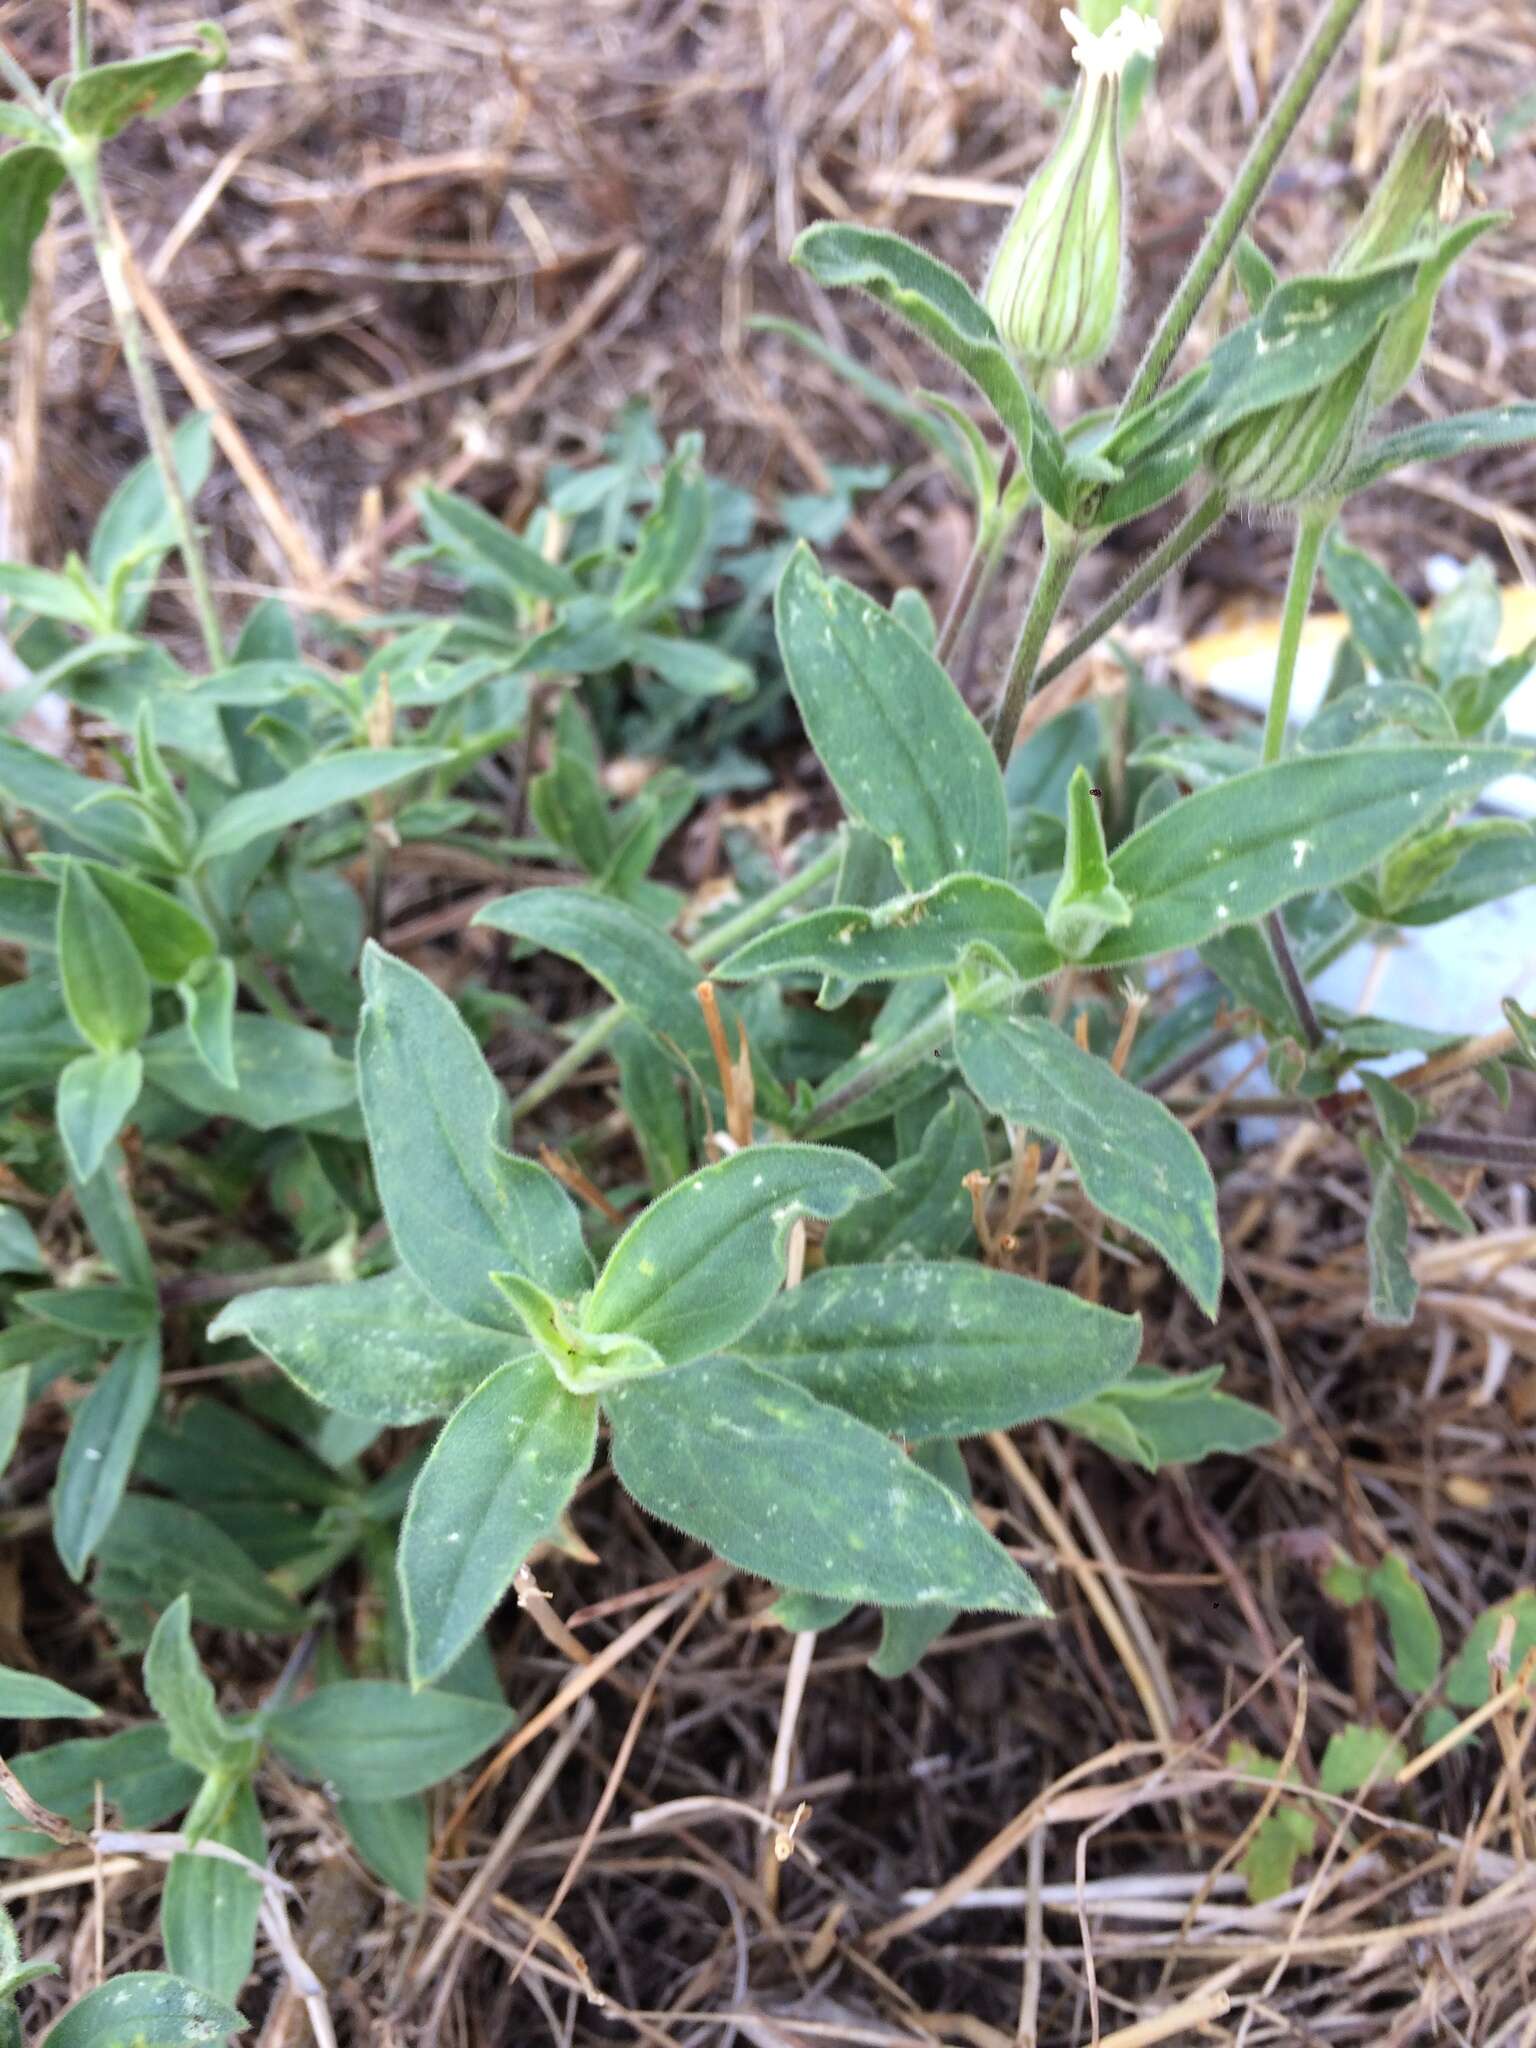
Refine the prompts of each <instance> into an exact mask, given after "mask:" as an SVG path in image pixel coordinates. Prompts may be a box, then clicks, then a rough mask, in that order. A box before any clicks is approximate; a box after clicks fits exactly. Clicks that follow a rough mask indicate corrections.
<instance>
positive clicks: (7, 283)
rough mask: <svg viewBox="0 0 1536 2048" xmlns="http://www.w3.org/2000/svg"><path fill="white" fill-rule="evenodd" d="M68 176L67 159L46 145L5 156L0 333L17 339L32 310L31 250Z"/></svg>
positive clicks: (1, 169)
mask: <svg viewBox="0 0 1536 2048" xmlns="http://www.w3.org/2000/svg"><path fill="white" fill-rule="evenodd" d="M65 175H66V173H65V169H64V159H63V158H62V157H61V156H60V155H59V153H58V151H57V150H55V149H53V148H51V147H50V146H48V145H47V144H45V143H43V142H41V141H39V142H26V143H23V144H22V145H21V147H20V148H19V149H11V150H7V151H6V153H5V155H4V156H0V332H4V333H7V334H13V333H14V332H15V331H16V329H17V327H19V326H20V324H21V316H22V314H23V313H24V312H25V311H26V310H27V300H28V298H29V296H30V295H31V291H32V247H33V244H34V243H35V242H36V240H37V238H38V236H39V235H40V234H41V233H42V232H43V229H44V228H45V227H47V225H48V209H49V207H50V206H51V205H52V204H53V195H54V193H55V192H57V191H58V189H59V187H60V186H61V185H62V184H63V182H64V179H65Z"/></svg>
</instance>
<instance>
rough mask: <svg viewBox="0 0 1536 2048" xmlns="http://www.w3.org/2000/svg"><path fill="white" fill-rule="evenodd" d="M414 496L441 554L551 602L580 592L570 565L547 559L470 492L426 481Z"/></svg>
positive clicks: (503, 584) (517, 590) (521, 592)
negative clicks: (462, 495)
mask: <svg viewBox="0 0 1536 2048" xmlns="http://www.w3.org/2000/svg"><path fill="white" fill-rule="evenodd" d="M416 501H417V503H418V504H419V505H420V507H421V523H422V525H423V526H424V527H425V528H426V530H427V534H428V536H429V538H430V539H432V540H434V541H435V542H436V543H437V545H438V546H439V548H441V549H442V550H443V552H444V553H445V554H448V555H451V556H454V557H455V558H457V559H458V560H460V561H462V562H465V563H467V564H468V565H469V566H470V567H471V568H473V569H475V570H477V571H478V572H480V573H481V574H482V575H485V576H487V577H489V578H490V580H491V581H492V582H494V583H497V584H499V585H500V586H501V587H502V589H503V590H506V591H511V592H513V593H514V594H517V595H521V596H525V597H535V598H543V599H544V600H545V601H546V602H548V603H551V604H563V603H565V602H566V601H567V600H569V599H570V598H573V597H579V596H580V595H581V585H580V584H579V583H578V582H577V581H576V578H575V577H574V576H573V575H572V574H571V572H570V570H569V569H564V568H562V567H561V566H560V564H559V563H558V562H549V561H546V560H545V558H544V557H543V555H541V554H540V553H539V551H538V549H537V548H535V547H530V546H529V544H528V542H527V541H525V540H523V539H522V538H521V537H520V536H519V535H518V534H515V533H513V532H512V530H511V528H510V527H507V526H503V525H502V523H501V521H500V520H499V519H493V518H492V517H491V515H490V513H489V512H486V511H482V509H481V508H480V506H478V505H476V504H475V503H473V501H472V500H470V499H469V498H460V497H456V496H454V495H453V494H452V493H451V492H448V491H439V490H434V489H433V488H432V487H431V486H430V485H429V486H428V487H427V488H426V489H424V490H422V491H420V492H418V493H417V500H416Z"/></svg>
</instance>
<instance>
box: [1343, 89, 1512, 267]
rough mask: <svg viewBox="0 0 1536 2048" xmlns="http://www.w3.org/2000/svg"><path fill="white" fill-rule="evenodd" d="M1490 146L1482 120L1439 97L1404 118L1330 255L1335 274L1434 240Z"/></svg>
mask: <svg viewBox="0 0 1536 2048" xmlns="http://www.w3.org/2000/svg"><path fill="white" fill-rule="evenodd" d="M1492 159H1493V145H1492V143H1491V142H1490V141H1489V139H1488V132H1487V130H1486V129H1485V128H1484V127H1483V125H1482V123H1481V122H1480V121H1475V120H1473V119H1472V118H1471V117H1470V116H1469V115H1466V114H1458V113H1457V112H1456V111H1455V109H1454V108H1453V107H1452V106H1451V104H1450V102H1449V100H1447V99H1445V98H1444V97H1443V96H1441V97H1438V98H1436V99H1435V100H1434V101H1433V102H1432V103H1431V104H1430V105H1428V106H1427V107H1424V108H1422V109H1421V110H1420V112H1419V113H1418V114H1416V115H1415V116H1414V118H1413V119H1412V120H1411V121H1410V122H1409V123H1408V126H1407V127H1406V128H1405V129H1404V130H1403V133H1402V135H1401V136H1400V138H1399V140H1398V144H1397V147H1396V149H1394V150H1393V152H1392V156H1391V160H1390V162H1389V163H1388V165H1387V168H1386V169H1385V170H1384V171H1383V172H1382V174H1381V178H1380V181H1379V183H1378V184H1377V186H1376V189H1375V191H1374V192H1372V194H1371V196H1370V198H1369V199H1368V200H1367V201H1366V204H1365V211H1364V212H1363V213H1362V214H1361V216H1360V218H1359V220H1357V221H1356V223H1355V225H1354V227H1353V228H1352V229H1351V230H1350V232H1349V233H1348V234H1347V235H1346V236H1345V238H1344V240H1343V242H1342V243H1341V244H1340V246H1339V251H1338V254H1337V255H1336V256H1335V257H1334V259H1333V269H1334V271H1335V273H1336V274H1340V275H1343V276H1352V275H1353V274H1354V273H1356V272H1357V271H1361V270H1364V269H1365V268H1366V266H1367V265H1368V264H1371V263H1383V262H1387V261H1389V260H1390V259H1391V258H1392V257H1394V256H1401V255H1403V254H1404V253H1405V252H1406V251H1407V250H1409V249H1412V248H1413V247H1415V246H1416V245H1417V244H1418V243H1420V242H1427V241H1433V240H1434V239H1435V237H1436V234H1437V231H1438V230H1439V229H1440V228H1443V227H1447V226H1449V224H1450V223H1451V222H1452V221H1453V220H1455V218H1456V216H1457V214H1458V213H1459V212H1460V211H1461V203H1462V200H1463V199H1464V197H1465V196H1466V193H1467V186H1468V172H1469V170H1470V168H1471V166H1472V164H1473V162H1474V161H1476V162H1480V163H1490V162H1491V161H1492Z"/></svg>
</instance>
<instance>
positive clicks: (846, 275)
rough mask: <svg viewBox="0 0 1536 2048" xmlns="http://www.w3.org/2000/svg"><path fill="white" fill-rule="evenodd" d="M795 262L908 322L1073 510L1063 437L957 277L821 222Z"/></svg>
mask: <svg viewBox="0 0 1536 2048" xmlns="http://www.w3.org/2000/svg"><path fill="white" fill-rule="evenodd" d="M790 261H791V262H793V263H797V264H799V266H800V267H801V268H802V269H803V270H808V271H809V272H810V274H811V276H812V277H814V278H815V280H816V282H817V283H818V284H820V285H825V286H827V287H828V288H829V289H837V288H839V287H847V286H856V287H858V288H859V289H860V290H862V291H866V292H868V293H869V295H870V297H871V298H872V299H876V300H878V302H879V303H880V304H881V305H882V306H888V307H889V308H890V310H891V311H892V312H893V313H895V314H897V315H898V316H899V317H900V318H901V319H903V320H905V321H906V322H907V324H908V326H909V327H914V328H915V329H916V330H917V332H918V333H919V334H921V335H922V336H923V337H924V338H925V340H927V341H930V342H932V344H933V346H934V347H935V348H936V349H938V350H939V351H940V353H941V354H943V355H946V356H948V358H949V360H950V361H951V362H952V363H954V364H955V365H956V366H957V368H959V369H961V370H963V371H964V372H965V374H966V376H967V377H969V378H970V380H971V382H972V383H973V384H974V385H975V386H976V388H977V389H978V390H979V391H980V392H981V393H982V395H983V396H984V397H985V398H986V399H987V400H989V402H990V403H991V406H992V409H993V411H994V412H995V413H996V414H997V416H998V418H999V419H1000V420H1001V421H1002V423H1003V425H1004V426H1005V427H1006V428H1007V429H1008V432H1009V433H1010V434H1011V435H1012V437H1013V440H1014V444H1015V446H1016V447H1017V448H1018V451H1019V460H1020V462H1021V463H1022V465H1023V467H1024V470H1025V472H1026V473H1027V475H1028V477H1029V480H1030V482H1031V483H1032V484H1033V485H1034V487H1035V490H1036V491H1037V492H1038V494H1039V496H1040V497H1041V499H1042V500H1043V501H1044V502H1045V503H1046V504H1047V505H1049V506H1050V507H1051V509H1052V511H1054V512H1057V513H1059V514H1060V515H1061V516H1062V517H1063V518H1066V517H1069V516H1070V514H1071V511H1072V499H1071V492H1070V490H1069V487H1068V484H1067V479H1066V451H1065V449H1064V448H1063V446H1062V442H1061V437H1060V435H1059V434H1058V433H1057V432H1056V429H1055V427H1054V426H1052V424H1051V421H1050V418H1049V415H1048V414H1047V413H1046V411H1045V408H1044V407H1043V406H1042V405H1041V403H1040V401H1039V399H1038V398H1037V397H1036V396H1035V394H1034V392H1033V391H1032V390H1031V389H1030V388H1029V386H1028V385H1027V384H1026V383H1025V382H1024V380H1023V379H1022V378H1021V377H1020V375H1019V373H1018V370H1017V369H1016V368H1015V367H1014V363H1013V359H1012V357H1011V356H1010V355H1009V353H1008V351H1007V349H1006V347H1005V346H1004V344H1003V340H1002V337H1001V336H1000V335H999V333H998V331H997V329H996V327H995V326H994V325H993V323H992V318H991V316H990V314H989V313H988V312H987V310H986V308H985V307H984V306H983V305H982V304H981V302H980V300H979V299H978V298H977V297H976V296H975V294H974V293H973V292H972V290H971V288H970V286H969V285H968V284H967V283H966V282H965V280H964V278H963V277H961V276H960V275H959V274H958V272H956V271H953V270H951V269H950V268H949V267H948V265H947V264H944V263H940V262H939V261H938V259H937V258H936V257H933V256H929V255H927V254H926V253H925V252H924V251H923V250H921V249H918V248H915V247H914V246H913V244H912V243H911V242H908V241H904V240H903V238H902V237H901V236H900V235H893V234H888V233H886V232H884V231H883V230H880V229H876V228H859V227H850V226H847V225H844V224H843V223H841V222H835V221H823V222H820V223H819V224H818V225H817V226H815V227H812V228H807V229H806V231H805V232H804V234H802V235H801V236H800V238H799V240H798V241H797V242H796V243H795V246H794V250H793V252H792V254H791V257H790Z"/></svg>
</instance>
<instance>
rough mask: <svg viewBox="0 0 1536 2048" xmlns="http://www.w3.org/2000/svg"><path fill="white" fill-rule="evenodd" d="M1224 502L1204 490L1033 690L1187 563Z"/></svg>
mask: <svg viewBox="0 0 1536 2048" xmlns="http://www.w3.org/2000/svg"><path fill="white" fill-rule="evenodd" d="M1228 502H1229V501H1228V498H1227V494H1226V492H1225V491H1222V490H1214V491H1208V492H1207V493H1206V495H1205V496H1204V497H1203V498H1202V499H1201V500H1200V503H1199V504H1198V505H1196V506H1195V508H1194V510H1193V511H1192V512H1188V513H1186V514H1185V516H1184V517H1183V518H1182V519H1181V520H1180V521H1179V523H1178V525H1177V526H1176V527H1175V528H1174V529H1173V531H1172V533H1170V534H1169V536H1168V538H1167V539H1166V540H1165V541H1163V542H1161V543H1160V545H1159V546H1157V547H1155V548H1154V549H1153V550H1152V552H1151V554H1149V555H1148V556H1147V557H1146V559H1145V560H1144V561H1143V562H1142V563H1141V564H1140V565H1139V566H1138V567H1137V568H1135V569H1133V570H1132V571H1131V573H1130V575H1129V576H1127V577H1126V579H1125V581H1124V582H1123V583H1121V584H1120V585H1119V586H1118V587H1117V588H1116V589H1115V590H1114V591H1113V592H1112V593H1111V595H1110V596H1109V597H1107V598H1106V599H1105V601H1104V603H1103V604H1101V605H1100V606H1099V609H1098V610H1097V611H1096V612H1095V613H1094V614H1093V616H1092V618H1091V619H1089V620H1088V622H1087V624H1086V625H1084V626H1083V627H1082V629H1081V630H1080V631H1079V632H1076V633H1074V634H1073V636H1072V638H1071V639H1070V640H1069V641H1068V642H1067V644H1066V646H1065V647H1063V648H1062V649H1061V651H1060V653H1058V654H1053V655H1052V656H1051V658H1050V660H1049V661H1047V662H1045V663H1043V664H1042V666H1041V669H1040V674H1039V677H1038V678H1037V680H1036V683H1035V687H1036V689H1038V690H1043V689H1044V688H1045V686H1046V684H1047V683H1054V682H1055V680H1056V678H1057V677H1058V676H1060V675H1065V674H1066V672H1067V670H1068V669H1069V668H1070V667H1071V666H1072V664H1073V662H1075V661H1081V660H1082V658H1083V656H1084V655H1085V654H1088V653H1091V652H1092V650H1093V649H1094V648H1095V647H1096V646H1097V645H1098V643H1099V642H1100V641H1101V640H1102V639H1103V638H1104V635H1105V634H1106V633H1108V632H1110V631H1112V630H1113V629H1114V627H1116V626H1118V625H1119V623H1120V621H1121V620H1122V619H1123V618H1124V617H1125V615H1126V613H1127V612H1128V611H1130V609H1131V608H1132V606H1133V605H1137V604H1139V603H1140V602H1141V600H1142V599H1143V598H1144V597H1145V596H1146V595H1147V593H1148V591H1150V590H1155V589H1156V588H1157V586H1158V584H1159V583H1161V582H1162V580H1163V578H1164V577H1165V576H1167V575H1170V574H1171V573H1172V571H1173V570H1175V569H1176V568H1177V567H1178V566H1179V564H1180V563H1181V562H1183V561H1185V560H1187V559H1188V557H1189V556H1190V555H1192V554H1193V553H1194V552H1195V549H1196V548H1198V547H1199V545H1200V543H1201V542H1202V541H1203V540H1204V539H1205V537H1206V535H1207V534H1208V533H1209V532H1210V531H1211V529H1212V528H1213V527H1215V526H1219V525H1220V524H1221V522H1222V520H1223V519H1225V518H1226V516H1227V505H1228Z"/></svg>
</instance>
